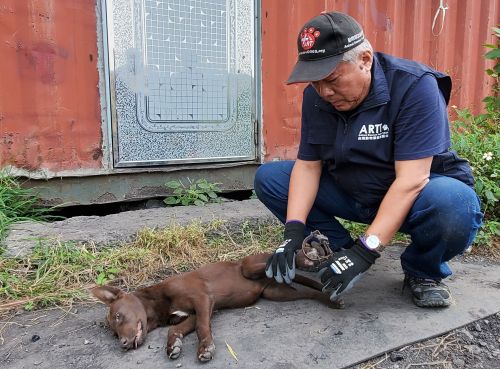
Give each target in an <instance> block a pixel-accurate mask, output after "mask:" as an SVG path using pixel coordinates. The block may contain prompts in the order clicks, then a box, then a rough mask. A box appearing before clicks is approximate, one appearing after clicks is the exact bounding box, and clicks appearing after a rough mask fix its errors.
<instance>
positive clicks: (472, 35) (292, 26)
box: [262, 0, 500, 161]
mask: <svg viewBox="0 0 500 369" xmlns="http://www.w3.org/2000/svg"><path fill="white" fill-rule="evenodd" d="M440 5H443V6H444V7H447V9H446V10H445V9H441V10H440V11H438V10H439V9H440ZM499 7H500V2H499V1H497V0H478V1H472V0H469V1H465V0H448V1H444V2H440V1H439V0H425V1H413V0H411V1H410V0H364V1H363V0H360V1H352V0H307V1H305V0H263V1H262V75H263V78H262V82H263V87H262V92H263V100H264V103H263V122H264V124H263V130H264V145H265V148H264V159H265V160H266V161H267V160H272V159H275V158H279V159H293V158H294V157H295V154H296V151H297V146H298V141H299V135H300V130H299V123H300V102H301V99H302V96H301V94H302V89H303V86H300V85H299V86H285V85H284V83H283V82H284V81H285V80H286V79H287V77H288V73H289V71H291V69H292V67H293V65H294V63H295V59H296V47H295V42H296V41H295V40H296V35H297V33H298V30H299V29H300V27H301V26H302V25H303V24H304V23H305V22H306V21H307V20H308V19H309V18H311V17H313V16H315V15H317V14H318V13H320V12H321V11H324V10H327V11H332V10H335V11H342V12H345V13H348V14H350V15H351V16H353V17H354V18H356V19H357V20H358V21H359V22H360V23H361V24H362V25H363V27H364V31H365V34H366V37H367V38H368V39H369V40H370V42H371V43H372V45H373V47H374V49H375V50H376V51H382V52H385V53H389V54H392V55H395V56H399V57H403V58H407V59H413V60H416V61H420V62H423V63H425V64H427V65H430V66H432V67H433V68H435V69H438V70H440V71H443V72H446V73H448V74H450V75H451V77H452V80H453V91H452V98H451V102H450V105H455V106H457V107H459V108H465V107H469V108H471V109H472V110H473V111H474V112H478V111H479V110H480V109H481V107H482V103H481V100H482V99H483V98H484V97H485V96H487V95H488V94H489V93H490V91H491V82H492V79H491V78H490V77H488V76H487V75H486V73H485V72H484V71H485V69H487V67H488V66H489V65H491V63H487V62H486V60H485V59H484V57H483V55H484V54H485V50H486V49H485V48H484V47H483V44H485V43H493V42H494V39H493V36H492V27H495V26H496V25H497V24H498V23H499V22H500V18H499V13H500V8H499ZM443 10H445V12H443ZM436 13H437V16H436ZM434 17H436V21H435V24H434V27H432V25H433V21H434Z"/></svg>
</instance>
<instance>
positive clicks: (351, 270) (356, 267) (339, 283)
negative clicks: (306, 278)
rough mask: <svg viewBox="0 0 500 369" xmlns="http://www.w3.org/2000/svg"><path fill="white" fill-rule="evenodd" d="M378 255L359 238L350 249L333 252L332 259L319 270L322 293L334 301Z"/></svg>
mask: <svg viewBox="0 0 500 369" xmlns="http://www.w3.org/2000/svg"><path fill="white" fill-rule="evenodd" d="M379 257H380V254H379V253H378V252H377V251H375V250H370V249H368V248H367V247H366V246H365V245H364V244H363V241H361V240H360V239H359V238H358V239H357V240H356V241H355V242H354V246H352V247H351V248H350V249H345V250H341V251H338V252H335V253H334V256H333V260H332V261H331V262H330V263H329V265H328V266H327V267H325V268H323V269H322V270H320V272H319V275H320V276H321V283H323V289H322V291H323V293H326V294H327V295H330V300H331V301H334V300H335V299H336V298H337V296H338V295H340V294H341V293H342V292H345V291H347V290H349V289H350V288H351V287H352V286H353V285H354V283H356V281H357V280H358V279H359V278H360V277H361V276H362V275H363V273H365V272H366V271H367V270H368V268H370V267H371V266H372V265H373V264H375V260H376V259H377V258H379Z"/></svg>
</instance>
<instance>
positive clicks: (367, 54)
mask: <svg viewBox="0 0 500 369" xmlns="http://www.w3.org/2000/svg"><path fill="white" fill-rule="evenodd" d="M359 58H360V63H361V65H362V66H363V67H364V68H366V69H368V70H371V69H372V64H373V53H372V52H371V51H370V50H365V51H363V52H362V53H361V55H360V57H359Z"/></svg>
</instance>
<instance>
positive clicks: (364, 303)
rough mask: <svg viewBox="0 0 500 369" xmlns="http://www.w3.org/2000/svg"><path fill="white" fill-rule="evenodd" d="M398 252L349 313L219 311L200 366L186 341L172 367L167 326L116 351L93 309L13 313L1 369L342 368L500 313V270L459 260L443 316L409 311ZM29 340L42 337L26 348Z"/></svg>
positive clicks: (2, 328)
mask: <svg viewBox="0 0 500 369" xmlns="http://www.w3.org/2000/svg"><path fill="white" fill-rule="evenodd" d="M401 250H402V249H401V248H400V247H396V246H395V247H393V248H389V249H388V250H386V251H385V252H384V257H383V258H381V259H379V260H380V262H378V261H377V265H375V266H374V267H373V268H372V269H371V270H370V272H369V273H368V275H367V276H365V277H364V279H363V280H361V281H360V282H359V283H358V285H356V288H354V289H353V290H352V291H350V292H349V293H348V294H346V296H345V301H346V309H345V310H331V309H329V308H327V307H325V306H323V305H321V304H319V303H316V302H313V301H296V302H291V303H275V302H269V301H265V300H261V301H259V302H258V303H257V304H256V305H255V306H253V307H251V308H247V309H236V310H226V311H221V312H217V313H216V314H215V317H214V319H213V322H212V327H213V332H214V337H215V343H216V346H217V351H216V355H215V358H214V360H213V361H211V362H209V363H207V364H200V363H198V362H197V360H196V356H195V355H196V345H197V342H196V335H190V336H188V337H187V338H186V339H185V341H184V349H183V350H184V351H183V353H182V355H181V357H180V358H179V359H178V360H176V361H170V360H169V359H167V357H166V354H165V352H164V346H165V344H164V340H165V337H166V328H160V329H157V330H155V331H153V332H152V333H151V334H150V335H149V336H148V338H147V341H146V343H145V344H144V345H143V346H142V347H141V348H139V349H138V350H135V351H129V352H122V351H121V350H120V349H119V348H118V346H117V340H116V339H115V338H114V337H113V336H112V334H111V333H110V331H109V330H107V328H104V327H102V326H100V324H99V323H100V322H102V321H103V320H104V314H105V307H104V306H103V305H95V306H79V307H77V308H78V313H77V314H71V313H70V314H67V313H64V312H62V311H60V310H56V311H48V312H38V313H34V314H22V315H20V316H17V317H16V318H15V320H14V322H15V324H14V323H10V324H7V325H5V322H2V323H0V333H1V334H2V336H3V340H4V343H3V345H1V346H0V367H2V368H4V369H21V368H23V369H24V368H39V369H56V368H65V369H66V368H82V369H83V368H85V369H86V368H96V369H98V368H109V369H115V368H116V369H118V368H120V369H125V368H179V367H182V368H198V367H200V368H201V367H203V368H218V369H220V368H239V369H258V368H262V369H264V368H265V369H279V368H283V369H284V368H287V369H289V368H292V369H293V368H319V369H321V368H329V369H333V368H343V367H346V366H350V365H353V364H355V363H358V362H361V361H365V360H367V359H369V358H371V357H373V356H376V355H379V354H381V353H383V352H386V351H389V350H393V349H395V348H398V347H401V346H405V345H408V344H411V343H413V342H416V341H420V340H423V339H426V338H429V337H433V336H436V335H440V334H442V333H444V332H447V331H449V330H452V329H454V328H458V327H460V326H462V325H465V324H467V323H470V322H472V321H474V320H476V319H479V318H482V317H486V316H488V315H490V314H493V313H496V312H498V311H500V266H498V265H478V264H470V263H461V262H454V263H452V267H453V269H454V270H455V274H454V276H453V277H452V278H451V279H450V280H449V285H450V287H451V289H452V291H453V293H454V296H455V299H456V303H454V304H453V305H452V306H451V307H450V308H448V309H442V310H428V309H420V308H417V307H415V306H414V305H413V303H412V302H411V299H410V296H409V292H408V291H406V292H405V294H402V293H401V284H402V274H401V272H400V266H399V259H398V257H399V254H400V252H401ZM18 324H20V325H18ZM34 335H38V336H40V339H39V340H37V341H35V342H32V337H33V336H34ZM0 337H1V336H0ZM226 342H227V344H229V345H230V346H231V347H232V348H233V349H234V351H235V352H236V354H237V356H238V359H239V360H238V361H236V360H235V359H234V358H233V357H232V356H231V355H230V353H229V351H228V350H227V348H226ZM1 343H2V341H1V340H0V344H1Z"/></svg>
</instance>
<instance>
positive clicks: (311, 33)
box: [300, 27, 320, 50]
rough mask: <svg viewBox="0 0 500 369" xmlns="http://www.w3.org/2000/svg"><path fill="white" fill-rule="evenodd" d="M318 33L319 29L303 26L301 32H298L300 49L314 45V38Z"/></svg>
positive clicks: (310, 47)
mask: <svg viewBox="0 0 500 369" xmlns="http://www.w3.org/2000/svg"><path fill="white" fill-rule="evenodd" d="M319 35H320V32H319V31H316V30H315V29H314V27H309V28H304V30H303V31H302V33H301V34H300V43H301V45H302V49H304V50H310V49H312V47H313V46H314V43H315V42H316V38H317V37H318V36H319Z"/></svg>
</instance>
